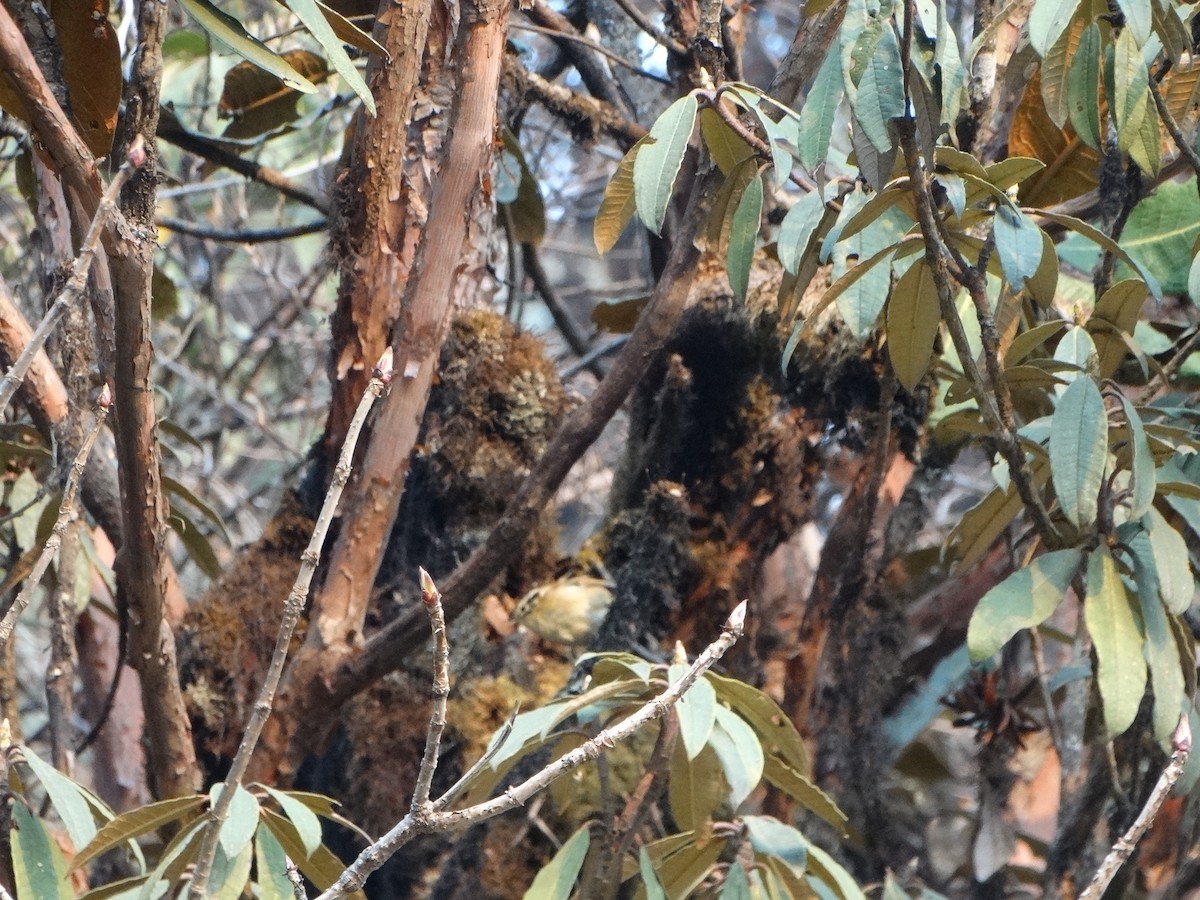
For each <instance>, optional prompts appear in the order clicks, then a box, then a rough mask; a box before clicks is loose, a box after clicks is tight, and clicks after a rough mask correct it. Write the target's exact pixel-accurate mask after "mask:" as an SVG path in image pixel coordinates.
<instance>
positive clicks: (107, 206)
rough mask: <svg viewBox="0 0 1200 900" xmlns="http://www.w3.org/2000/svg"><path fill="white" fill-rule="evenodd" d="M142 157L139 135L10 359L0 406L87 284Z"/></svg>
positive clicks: (0, 406)
mask: <svg viewBox="0 0 1200 900" xmlns="http://www.w3.org/2000/svg"><path fill="white" fill-rule="evenodd" d="M145 161H146V154H145V151H144V149H143V146H142V142H141V140H140V139H139V140H137V141H135V142H134V144H133V145H132V146H131V147H130V148H129V153H128V154H127V155H126V157H125V162H124V163H123V164H122V166H121V168H120V169H118V170H117V174H116V175H114V176H113V179H112V181H111V182H110V183H109V185H108V187H107V188H106V189H105V191H104V195H103V196H102V197H101V198H100V206H99V208H98V209H97V210H96V215H95V216H93V217H92V222H91V224H90V225H89V226H88V230H87V235H86V236H85V237H84V239H83V245H82V246H81V247H80V248H79V255H78V256H76V257H75V261H74V262H73V263H71V274H70V275H68V276H67V281H66V283H65V284H64V285H63V288H62V290H61V291H60V292H59V294H58V297H56V298H55V300H54V303H53V304H51V306H50V308H49V309H48V310H46V314H45V315H44V316H42V321H40V322H38V326H37V328H36V329H34V332H33V336H32V337H31V338H30V339H29V343H27V344H26V345H25V347H24V349H23V350H22V351H21V355H20V356H18V357H17V361H16V362H14V363H13V365H12V368H10V369H9V370H8V371H7V372H6V373H5V375H4V380H3V381H2V382H0V410H3V409H4V408H5V407H7V406H8V401H10V400H11V399H12V397H13V394H15V393H16V391H17V388H18V387H20V386H21V382H22V381H23V380H24V379H25V373H26V372H28V371H29V366H30V365H31V364H32V363H33V358H34V356H35V355H37V352H38V351H39V350H41V349H42V347H43V346H45V343H46V339H47V338H48V337H49V336H50V332H51V331H52V330H53V329H54V326H55V325H57V324H58V320H59V319H61V318H62V317H63V315H64V314H65V313H66V311H67V309H68V308H69V307H70V305H71V304H72V303H74V302H75V301H76V300H77V299H78V298H79V296H80V294H82V293H83V289H84V288H85V287H87V277H88V272H89V271H91V268H92V261H93V260H94V259H95V258H96V250H97V248H98V247H99V246H100V236H101V234H103V232H104V228H105V226H106V225H107V224H108V220H109V219H110V218H112V217H114V216H115V215H116V214H117V197H118V196H119V195H120V193H121V188H122V187H124V186H125V182H127V181H128V180H129V176H130V175H132V174H133V173H134V172H135V171H136V170H137V169H138V167H139V166H141V165H142V163H144V162H145Z"/></svg>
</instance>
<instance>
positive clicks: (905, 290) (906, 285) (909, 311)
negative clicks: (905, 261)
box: [887, 259, 942, 392]
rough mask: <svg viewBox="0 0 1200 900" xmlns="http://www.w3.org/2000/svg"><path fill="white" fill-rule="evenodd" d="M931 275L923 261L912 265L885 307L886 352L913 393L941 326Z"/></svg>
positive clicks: (923, 372) (939, 310)
mask: <svg viewBox="0 0 1200 900" xmlns="http://www.w3.org/2000/svg"><path fill="white" fill-rule="evenodd" d="M941 321H942V314H941V307H940V306H939V303H938V294H937V285H936V284H934V280H933V273H932V272H931V271H930V269H929V265H928V264H927V263H926V262H925V260H924V259H921V260H918V261H917V262H916V263H914V264H913V265H912V266H911V267H910V268H909V270H908V271H907V272H905V273H904V275H903V276H902V277H901V278H900V280H899V281H897V282H896V285H895V287H893V288H892V296H891V299H889V300H888V305H887V348H888V357H889V358H890V359H891V361H892V369H893V371H895V373H896V377H897V378H898V379H900V383H901V384H902V385H904V389H905V390H907V391H909V392H912V391H914V390H916V387H917V384H918V383H919V382H920V380H921V378H922V377H923V376H924V375H925V371H926V370H927V369H928V368H929V359H930V357H931V356H932V355H933V342H934V340H935V339H936V338H937V333H938V326H939V325H940V324H941Z"/></svg>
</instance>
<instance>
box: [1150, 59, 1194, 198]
mask: <svg viewBox="0 0 1200 900" xmlns="http://www.w3.org/2000/svg"><path fill="white" fill-rule="evenodd" d="M1149 81H1150V96H1151V97H1153V98H1154V106H1155V107H1156V108H1157V109H1158V117H1159V118H1160V119H1162V123H1163V125H1165V126H1166V129H1167V134H1169V135H1170V136H1171V140H1172V141H1174V142H1175V146H1176V147H1177V148H1179V152H1180V153H1181V154H1183V158H1184V159H1186V160H1187V162H1188V165H1189V166H1191V167H1192V169H1194V170H1195V172H1196V173H1197V175H1200V154H1197V153H1196V149H1195V148H1194V147H1193V146H1192V145H1191V143H1190V142H1189V141H1188V139H1187V137H1186V136H1185V135H1184V133H1183V129H1182V128H1180V127H1179V123H1178V122H1176V121H1175V117H1174V116H1173V115H1171V110H1170V109H1168V108H1167V101H1166V100H1164V99H1163V95H1162V91H1160V90H1159V89H1158V82H1157V81H1155V80H1154V79H1153V78H1151V79H1149Z"/></svg>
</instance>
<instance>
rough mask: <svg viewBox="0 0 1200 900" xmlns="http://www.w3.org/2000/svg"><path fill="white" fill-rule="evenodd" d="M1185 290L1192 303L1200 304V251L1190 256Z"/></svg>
mask: <svg viewBox="0 0 1200 900" xmlns="http://www.w3.org/2000/svg"><path fill="white" fill-rule="evenodd" d="M1187 292H1188V297H1189V299H1191V301H1192V303H1194V304H1200V253H1196V254H1195V255H1194V256H1193V257H1192V264H1191V266H1189V267H1188V276H1187Z"/></svg>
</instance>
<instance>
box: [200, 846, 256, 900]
mask: <svg viewBox="0 0 1200 900" xmlns="http://www.w3.org/2000/svg"><path fill="white" fill-rule="evenodd" d="M253 861H254V847H253V845H251V844H250V843H249V842H247V843H246V845H245V846H244V847H242V849H241V850H240V851H239V852H238V855H237V856H235V857H232V858H231V857H229V856H227V855H226V853H225V848H224V847H223V846H221V845H220V844H218V845H217V856H216V859H215V860H214V862H213V869H212V880H211V882H210V886H211V888H213V890H212V891H211V893H210V896H211V897H212V900H240V898H241V896H242V893H243V891H244V890H245V888H246V883H247V882H248V881H249V880H250V866H251V864H252V863H253Z"/></svg>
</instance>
